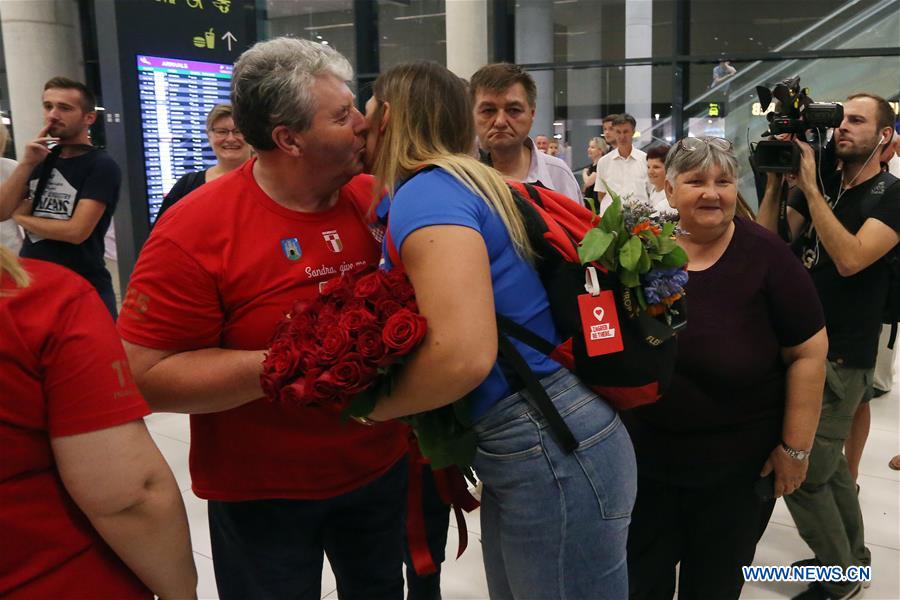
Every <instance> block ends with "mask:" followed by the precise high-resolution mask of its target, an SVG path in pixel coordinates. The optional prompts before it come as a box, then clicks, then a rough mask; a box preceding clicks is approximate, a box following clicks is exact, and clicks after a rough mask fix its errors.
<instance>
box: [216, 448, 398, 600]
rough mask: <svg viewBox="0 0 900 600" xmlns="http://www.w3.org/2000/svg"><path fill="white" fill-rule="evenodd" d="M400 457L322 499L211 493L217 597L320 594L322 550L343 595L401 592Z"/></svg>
mask: <svg viewBox="0 0 900 600" xmlns="http://www.w3.org/2000/svg"><path fill="white" fill-rule="evenodd" d="M407 468H408V467H407V463H406V460H405V459H403V460H400V461H399V462H398V463H397V464H396V465H394V466H393V467H391V469H390V470H389V471H388V472H387V473H385V474H384V475H382V476H381V477H379V478H378V479H376V480H375V481H372V482H370V483H368V484H366V485H364V486H362V487H360V488H358V489H355V490H353V491H352V492H348V493H346V494H343V495H341V496H336V497H334V498H328V499H326V500H252V501H245V502H221V501H213V500H210V501H209V530H210V534H211V538H212V553H213V566H214V568H215V572H216V585H217V586H218V588H219V597H220V598H222V599H223V600H228V599H234V600H248V599H252V600H267V599H271V600H280V599H282V598H296V599H299V600H319V598H321V596H322V591H321V585H322V584H321V579H322V558H323V555H325V554H327V555H328V561H329V562H330V563H331V569H332V571H334V576H335V579H336V580H337V592H338V596H339V597H340V598H342V599H345V600H402V598H403V509H404V506H405V503H406V479H407Z"/></svg>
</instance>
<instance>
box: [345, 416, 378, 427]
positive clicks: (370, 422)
mask: <svg viewBox="0 0 900 600" xmlns="http://www.w3.org/2000/svg"><path fill="white" fill-rule="evenodd" d="M350 418H351V419H353V420H354V421H356V422H357V423H359V424H360V425H365V426H366V427H373V426H374V425H376V424H378V421H374V420H372V419H370V418H369V417H356V416H351V417H350Z"/></svg>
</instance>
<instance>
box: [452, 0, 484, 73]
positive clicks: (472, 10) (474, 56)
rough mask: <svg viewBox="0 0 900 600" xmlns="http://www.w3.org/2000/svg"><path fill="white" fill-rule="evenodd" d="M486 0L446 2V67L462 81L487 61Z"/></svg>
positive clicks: (453, 0)
mask: <svg viewBox="0 0 900 600" xmlns="http://www.w3.org/2000/svg"><path fill="white" fill-rule="evenodd" d="M487 8H488V6H487V0H447V3H446V10H445V12H446V13H447V17H446V18H447V25H446V27H447V29H446V31H447V68H448V69H450V70H451V71H453V72H454V73H456V74H457V75H459V76H460V77H462V78H464V79H469V78H470V77H471V76H472V74H473V73H474V72H475V71H477V70H478V69H480V68H481V67H483V66H484V65H485V64H486V63H487V61H488V23H487V21H488V20H487Z"/></svg>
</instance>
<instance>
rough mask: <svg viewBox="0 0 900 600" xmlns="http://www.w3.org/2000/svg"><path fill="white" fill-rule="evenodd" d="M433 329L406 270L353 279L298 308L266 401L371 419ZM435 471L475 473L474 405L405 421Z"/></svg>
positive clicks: (267, 364)
mask: <svg viewBox="0 0 900 600" xmlns="http://www.w3.org/2000/svg"><path fill="white" fill-rule="evenodd" d="M426 329H427V321H426V319H425V317H423V316H421V315H420V314H419V312H418V306H417V305H416V299H415V291H414V290H413V287H412V284H411V283H410V282H409V279H408V278H407V276H406V274H405V273H404V272H403V271H402V270H401V269H394V270H391V271H383V270H381V269H375V268H371V269H366V270H361V271H356V272H352V273H345V274H343V275H342V276H341V277H338V278H335V279H332V280H331V281H328V282H327V283H325V284H324V286H323V289H322V293H321V294H320V295H319V297H318V298H316V299H315V300H314V301H312V302H298V303H296V304H295V305H294V306H293V308H292V309H291V311H290V312H289V313H288V314H287V315H286V316H285V318H284V319H283V320H282V321H281V322H280V323H279V324H278V326H277V327H276V329H275V334H274V335H273V337H272V341H271V344H270V347H269V351H268V352H267V354H266V359H265V361H264V362H263V373H262V375H261V377H260V382H261V384H262V389H263V391H264V392H265V394H266V396H267V397H268V398H269V399H270V400H272V401H277V402H281V403H282V404H284V405H286V406H290V407H298V406H300V407H303V406H328V407H330V408H333V409H335V410H337V411H340V412H342V413H343V414H344V415H346V416H348V417H349V416H354V417H364V416H366V415H368V414H369V413H370V412H371V411H372V409H373V408H374V406H375V400H376V398H377V397H378V395H379V394H380V393H387V394H390V389H391V381H392V379H393V376H394V372H395V371H396V369H397V368H398V367H399V366H400V365H401V364H403V362H404V361H405V359H406V357H407V356H408V355H409V354H410V353H411V352H412V351H413V350H414V349H415V348H416V347H417V346H418V345H419V344H420V343H421V342H422V339H423V338H424V337H425V331H426ZM402 420H403V421H405V422H406V423H408V424H409V425H411V426H412V428H413V431H415V433H416V437H417V439H418V442H419V447H420V448H421V451H422V454H423V455H424V456H425V457H426V458H428V459H429V460H430V461H431V465H432V467H433V468H434V469H441V468H444V467H447V466H449V465H454V464H455V465H458V466H459V467H461V468H463V469H464V470H465V471H466V472H468V467H469V465H471V463H472V459H473V458H474V455H475V436H474V433H473V431H472V427H471V420H470V418H469V410H468V399H467V398H463V399H461V400H458V401H456V402H454V403H453V404H449V405H447V406H442V407H440V408H437V409H434V410H430V411H427V412H424V413H420V414H416V415H411V416H409V417H405V418H404V419H402Z"/></svg>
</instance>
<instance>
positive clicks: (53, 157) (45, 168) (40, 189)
mask: <svg viewBox="0 0 900 600" xmlns="http://www.w3.org/2000/svg"><path fill="white" fill-rule="evenodd" d="M62 149H63V147H62V144H57V145H56V146H54V147H53V148H52V149H51V150H50V154H48V155H47V158H45V159H44V162H42V163H41V172H40V175H38V182H37V186H35V188H34V195H33V196H32V197H31V211H32V212H34V210H35V209H36V208H37V207H38V206H39V205H40V203H41V198H42V197H43V195H44V192H45V191H46V190H47V182H48V181H50V176H51V175H52V174H53V167H55V166H56V161H57V160H59V154H60V152H62Z"/></svg>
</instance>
